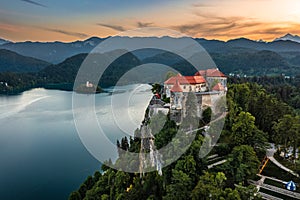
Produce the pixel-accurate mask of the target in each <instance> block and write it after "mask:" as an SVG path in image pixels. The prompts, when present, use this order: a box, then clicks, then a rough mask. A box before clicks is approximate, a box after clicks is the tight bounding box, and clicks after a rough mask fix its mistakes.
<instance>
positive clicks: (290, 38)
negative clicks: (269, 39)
mask: <svg viewBox="0 0 300 200" xmlns="http://www.w3.org/2000/svg"><path fill="white" fill-rule="evenodd" d="M287 40H288V41H293V42H298V43H300V37H299V36H298V35H292V34H290V33H288V34H286V35H285V36H282V37H279V38H276V39H275V40H274V41H287Z"/></svg>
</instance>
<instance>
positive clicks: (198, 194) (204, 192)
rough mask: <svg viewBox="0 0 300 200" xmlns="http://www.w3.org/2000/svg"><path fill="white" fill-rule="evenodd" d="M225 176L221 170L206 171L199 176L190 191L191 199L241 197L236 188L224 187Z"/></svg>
mask: <svg viewBox="0 0 300 200" xmlns="http://www.w3.org/2000/svg"><path fill="white" fill-rule="evenodd" d="M226 179H227V178H226V176H225V174H224V173H223V172H217V173H216V174H211V173H209V172H206V173H205V174H204V175H203V176H201V177H200V179H199V181H198V184H197V186H196V187H195V188H194V189H193V191H192V194H191V195H192V199H193V200H197V199H241V198H240V196H239V193H238V192H237V191H236V190H232V189H230V188H224V187H225V181H226Z"/></svg>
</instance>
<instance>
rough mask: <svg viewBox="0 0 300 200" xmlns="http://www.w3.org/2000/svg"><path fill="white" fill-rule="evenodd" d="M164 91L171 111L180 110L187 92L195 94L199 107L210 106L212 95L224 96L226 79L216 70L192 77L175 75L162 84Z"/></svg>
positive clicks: (202, 72) (208, 70) (205, 71)
mask: <svg viewBox="0 0 300 200" xmlns="http://www.w3.org/2000/svg"><path fill="white" fill-rule="evenodd" d="M164 91H165V94H166V96H167V97H170V104H171V108H172V109H177V110H181V109H182V107H183V106H184V105H183V104H184V99H185V94H187V93H189V92H193V93H195V94H196V96H197V98H198V102H199V104H200V105H199V106H200V107H203V106H210V104H211V103H209V102H211V100H210V99H211V97H212V95H218V96H219V95H224V94H226V91H227V77H226V76H225V75H224V74H223V73H222V72H221V71H220V70H219V69H217V68H216V69H207V70H200V71H198V72H197V73H195V75H194V76H182V75H181V74H177V75H176V76H173V77H171V78H169V79H168V80H166V81H165V82H164Z"/></svg>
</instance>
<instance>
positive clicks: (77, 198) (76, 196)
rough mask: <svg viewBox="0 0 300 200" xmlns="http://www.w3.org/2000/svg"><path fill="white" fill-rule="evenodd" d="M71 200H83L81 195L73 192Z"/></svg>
mask: <svg viewBox="0 0 300 200" xmlns="http://www.w3.org/2000/svg"><path fill="white" fill-rule="evenodd" d="M69 200H81V195H80V193H79V192H78V191H75V192H72V193H71V194H70V196H69Z"/></svg>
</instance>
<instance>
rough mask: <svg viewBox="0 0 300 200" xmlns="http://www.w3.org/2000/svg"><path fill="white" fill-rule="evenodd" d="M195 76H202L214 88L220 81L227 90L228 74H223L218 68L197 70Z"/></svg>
mask: <svg viewBox="0 0 300 200" xmlns="http://www.w3.org/2000/svg"><path fill="white" fill-rule="evenodd" d="M195 76H202V77H204V78H205V80H206V82H207V86H208V87H209V88H210V89H212V88H213V87H214V86H215V85H216V84H218V83H220V84H221V85H222V86H223V88H224V90H227V76H226V75H225V74H223V73H222V72H221V71H220V70H219V69H218V68H214V69H207V70H200V71H198V72H196V74H195Z"/></svg>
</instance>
